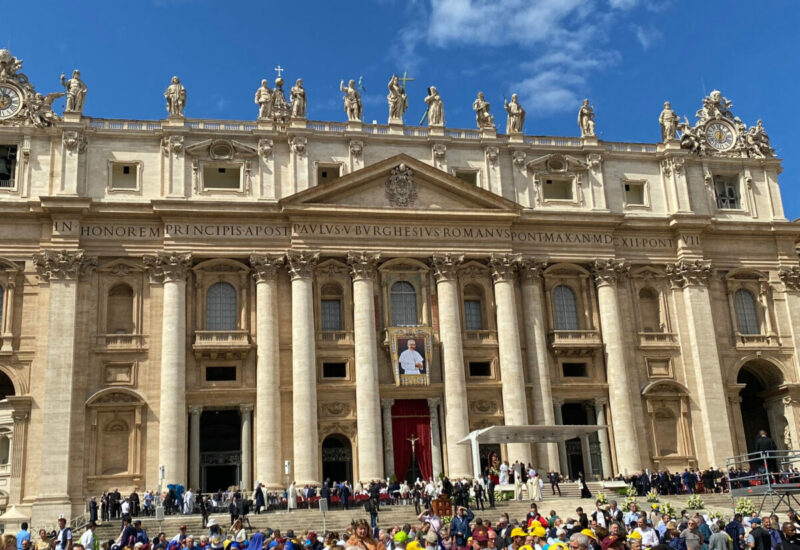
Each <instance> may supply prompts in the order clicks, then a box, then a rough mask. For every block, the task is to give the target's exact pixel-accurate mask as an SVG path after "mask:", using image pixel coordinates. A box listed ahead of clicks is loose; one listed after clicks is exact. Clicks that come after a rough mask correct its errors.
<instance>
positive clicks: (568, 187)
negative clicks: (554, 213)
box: [542, 178, 573, 201]
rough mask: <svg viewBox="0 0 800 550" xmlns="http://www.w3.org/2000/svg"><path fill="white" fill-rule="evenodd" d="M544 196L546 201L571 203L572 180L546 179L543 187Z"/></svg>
mask: <svg viewBox="0 0 800 550" xmlns="http://www.w3.org/2000/svg"><path fill="white" fill-rule="evenodd" d="M542 196H543V197H544V199H545V200H548V201H550V200H556V201H571V200H573V199H572V180H571V179H561V178H545V180H544V185H542Z"/></svg>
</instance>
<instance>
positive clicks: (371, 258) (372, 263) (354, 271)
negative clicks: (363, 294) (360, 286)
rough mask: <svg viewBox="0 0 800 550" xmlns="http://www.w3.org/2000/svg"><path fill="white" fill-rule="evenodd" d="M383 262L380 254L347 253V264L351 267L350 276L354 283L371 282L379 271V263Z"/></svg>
mask: <svg viewBox="0 0 800 550" xmlns="http://www.w3.org/2000/svg"><path fill="white" fill-rule="evenodd" d="M380 261H381V255H380V253H379V252H355V251H352V250H351V251H349V252H348V253H347V263H348V265H349V266H350V275H351V276H352V277H353V280H354V281H358V280H363V279H367V280H371V279H374V278H375V274H376V273H377V271H378V262H380Z"/></svg>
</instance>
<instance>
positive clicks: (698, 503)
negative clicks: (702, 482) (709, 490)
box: [686, 494, 705, 510]
mask: <svg viewBox="0 0 800 550" xmlns="http://www.w3.org/2000/svg"><path fill="white" fill-rule="evenodd" d="M704 506H705V503H704V502H703V499H702V498H700V495H698V494H694V495H692V496H690V497H689V499H688V500H687V501H686V507H687V508H688V509H689V510H702V509H703V507H704Z"/></svg>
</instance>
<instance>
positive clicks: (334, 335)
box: [317, 330, 355, 347]
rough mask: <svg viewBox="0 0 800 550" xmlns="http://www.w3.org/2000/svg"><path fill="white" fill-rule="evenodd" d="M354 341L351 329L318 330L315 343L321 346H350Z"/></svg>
mask: <svg viewBox="0 0 800 550" xmlns="http://www.w3.org/2000/svg"><path fill="white" fill-rule="evenodd" d="M354 343H355V340H354V338H353V331H352V330H318V331H317V345H318V346H323V347H339V346H352V345H353V344H354Z"/></svg>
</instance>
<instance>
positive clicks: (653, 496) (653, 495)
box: [647, 489, 658, 502]
mask: <svg viewBox="0 0 800 550" xmlns="http://www.w3.org/2000/svg"><path fill="white" fill-rule="evenodd" d="M647 502H658V493H657V492H656V490H655V489H652V490H651V491H650V492H649V493H647Z"/></svg>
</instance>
